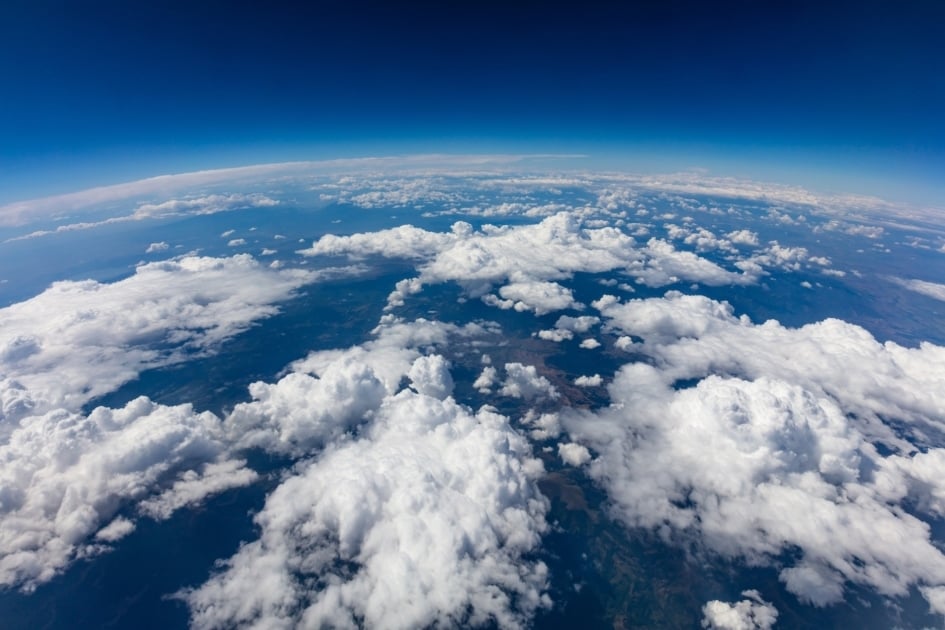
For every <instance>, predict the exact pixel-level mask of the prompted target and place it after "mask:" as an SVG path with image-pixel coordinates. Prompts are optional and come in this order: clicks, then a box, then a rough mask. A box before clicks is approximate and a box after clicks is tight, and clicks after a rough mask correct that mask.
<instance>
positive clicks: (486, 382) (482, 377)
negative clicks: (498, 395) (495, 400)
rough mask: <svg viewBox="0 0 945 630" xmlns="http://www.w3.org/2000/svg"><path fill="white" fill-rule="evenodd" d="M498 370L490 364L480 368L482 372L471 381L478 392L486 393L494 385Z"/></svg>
mask: <svg viewBox="0 0 945 630" xmlns="http://www.w3.org/2000/svg"><path fill="white" fill-rule="evenodd" d="M498 375H499V372H498V370H496V369H495V368H494V367H492V366H491V365H487V366H486V367H484V368H482V373H480V374H479V376H478V377H476V380H475V381H473V387H474V388H476V389H477V390H479V393H480V394H488V393H489V392H491V391H492V386H493V385H495V383H496V379H497V378H498Z"/></svg>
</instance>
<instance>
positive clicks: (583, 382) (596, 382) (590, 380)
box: [574, 374, 604, 387]
mask: <svg viewBox="0 0 945 630" xmlns="http://www.w3.org/2000/svg"><path fill="white" fill-rule="evenodd" d="M603 382H604V379H603V377H601V375H600V374H595V375H593V376H586V375H581V376H579V377H577V378H576V379H574V384H575V385H577V386H578V387H600V386H601V385H602V384H603Z"/></svg>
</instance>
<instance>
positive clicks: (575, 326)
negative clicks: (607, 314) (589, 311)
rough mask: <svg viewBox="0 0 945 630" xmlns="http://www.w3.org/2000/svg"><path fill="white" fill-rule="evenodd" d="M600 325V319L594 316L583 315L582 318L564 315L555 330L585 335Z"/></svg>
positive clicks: (556, 324)
mask: <svg viewBox="0 0 945 630" xmlns="http://www.w3.org/2000/svg"><path fill="white" fill-rule="evenodd" d="M599 323H600V318H599V317H596V316H594V315H581V316H580V317H571V316H570V315H562V316H561V317H559V318H558V321H557V322H555V328H557V329H559V330H570V331H573V332H576V333H584V332H587V331H588V330H590V329H591V328H592V327H594V326H596V325H597V324H599Z"/></svg>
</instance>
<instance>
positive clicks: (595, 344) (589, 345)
mask: <svg viewBox="0 0 945 630" xmlns="http://www.w3.org/2000/svg"><path fill="white" fill-rule="evenodd" d="M579 345H580V347H582V348H584V349H585V350H594V349H595V348H600V346H601V343H600V342H599V341H597V340H596V339H594V338H589V339H585V340H584V341H582V342H581V343H580V344H579Z"/></svg>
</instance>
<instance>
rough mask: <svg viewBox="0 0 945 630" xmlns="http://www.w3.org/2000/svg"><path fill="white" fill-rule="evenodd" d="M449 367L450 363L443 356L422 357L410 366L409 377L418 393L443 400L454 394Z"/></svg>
mask: <svg viewBox="0 0 945 630" xmlns="http://www.w3.org/2000/svg"><path fill="white" fill-rule="evenodd" d="M449 367H450V364H449V361H447V360H446V359H444V358H443V357H442V355H439V354H435V355H432V356H426V357H420V358H418V359H417V360H416V361H414V362H413V365H411V366H410V371H409V372H407V376H408V377H409V378H410V383H411V384H412V385H413V387H414V389H415V390H416V391H418V392H419V393H421V394H425V395H427V396H432V397H433V398H439V399H441V400H442V399H444V398H446V397H447V396H449V395H450V394H452V393H453V377H452V375H450V370H449Z"/></svg>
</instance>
